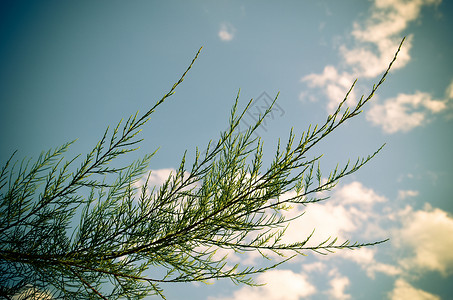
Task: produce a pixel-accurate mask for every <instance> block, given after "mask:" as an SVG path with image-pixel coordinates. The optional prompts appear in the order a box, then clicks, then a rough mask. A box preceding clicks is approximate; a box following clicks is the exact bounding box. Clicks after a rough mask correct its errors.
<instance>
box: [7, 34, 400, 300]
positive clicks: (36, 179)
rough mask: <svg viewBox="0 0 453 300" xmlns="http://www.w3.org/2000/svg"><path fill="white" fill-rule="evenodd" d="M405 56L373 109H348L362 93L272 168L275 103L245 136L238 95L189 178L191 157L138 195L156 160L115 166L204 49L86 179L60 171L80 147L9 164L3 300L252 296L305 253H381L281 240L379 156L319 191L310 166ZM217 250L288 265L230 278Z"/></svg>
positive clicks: (235, 271) (87, 165)
mask: <svg viewBox="0 0 453 300" xmlns="http://www.w3.org/2000/svg"><path fill="white" fill-rule="evenodd" d="M403 41H404V40H403ZM401 44H402V43H401ZM400 48H401V45H400V47H399V48H398V51H397V52H396V54H395V57H394V59H393V60H392V62H391V63H390V65H389V67H388V69H387V70H386V72H385V73H384V74H383V76H382V78H381V80H380V81H379V82H378V83H377V84H376V85H375V86H373V89H372V90H371V92H370V94H369V95H368V96H367V97H366V98H364V97H363V96H362V98H361V99H360V100H359V102H358V103H357V105H355V107H352V108H344V104H345V101H346V99H347V97H348V96H349V93H350V91H351V90H352V88H353V87H354V84H355V82H354V84H353V85H352V87H351V89H350V90H349V92H348V93H347V94H346V97H345V98H344V100H343V101H342V102H341V103H340V104H339V106H338V108H337V109H336V111H335V112H334V113H333V114H332V115H329V117H328V118H327V120H326V121H325V122H324V123H323V124H322V125H320V126H314V127H312V126H309V127H308V130H307V131H306V132H304V133H302V134H301V136H300V138H298V139H296V135H295V134H294V132H293V131H292V130H291V132H290V134H289V138H288V141H287V142H286V144H284V145H283V146H282V145H280V142H279V144H278V147H277V151H276V154H275V158H274V160H273V162H272V163H271V164H270V166H268V167H267V168H264V167H263V165H262V154H263V152H262V150H263V149H262V143H261V141H260V139H259V138H257V137H252V134H253V133H254V132H255V131H256V129H257V128H258V127H259V126H260V124H261V122H262V121H263V120H264V118H265V117H266V116H267V115H268V114H269V113H270V111H271V109H272V105H273V104H274V103H275V101H276V100H277V97H275V99H274V101H273V103H272V105H271V106H270V107H269V108H268V110H267V111H266V112H265V113H264V114H263V115H261V116H260V118H259V120H258V121H257V122H256V124H254V125H253V126H250V127H249V128H248V130H246V131H244V132H240V133H238V132H237V130H236V129H237V128H238V126H239V123H240V121H241V118H242V117H243V116H244V113H245V112H246V111H247V109H249V108H250V105H251V101H250V102H249V103H248V105H247V106H246V108H245V109H244V110H243V111H241V112H239V113H238V111H237V105H238V101H239V100H238V99H239V93H238V95H237V97H236V101H235V103H234V105H233V108H232V111H231V115H230V120H229V128H228V129H227V130H225V131H224V132H222V133H221V135H220V138H219V139H218V140H217V141H215V142H212V141H210V142H209V143H208V145H207V147H206V151H203V152H202V153H201V152H200V151H198V149H197V150H196V154H195V160H194V162H193V163H192V165H191V166H190V168H189V171H187V167H186V155H185V154H184V156H183V158H182V161H181V164H180V166H179V168H178V169H177V171H176V172H175V174H172V175H171V176H170V177H169V178H168V179H167V180H166V181H165V183H164V184H163V185H162V186H161V187H153V189H152V191H150V187H149V186H148V180H146V181H145V183H144V184H143V185H142V186H141V187H140V188H138V187H137V183H138V182H139V180H140V179H142V178H143V176H144V175H145V174H146V172H147V170H148V165H149V162H150V159H151V158H152V157H153V155H154V153H155V152H154V153H151V154H149V155H146V156H145V157H144V158H143V159H141V160H138V161H135V162H133V163H132V164H130V165H126V166H118V167H114V166H113V163H114V162H116V159H117V158H118V157H120V156H123V155H125V154H128V153H130V152H132V151H134V150H136V149H137V148H135V147H137V144H138V143H140V142H141V141H142V140H141V139H138V138H137V134H138V133H139V132H140V131H141V128H142V127H143V125H145V123H147V121H148V120H149V119H150V116H151V115H152V113H154V112H155V110H156V109H157V108H158V107H159V106H160V105H162V104H163V103H164V101H165V100H166V99H167V98H168V97H169V96H171V95H172V94H173V93H174V91H175V89H176V88H177V86H178V85H179V84H181V83H182V82H183V80H184V78H185V76H186V74H187V72H188V71H189V70H190V69H191V67H192V66H193V64H194V62H195V60H196V59H197V57H198V55H199V53H200V51H201V48H200V50H199V51H198V53H197V54H196V56H195V58H194V59H193V61H192V62H191V64H190V65H189V67H188V68H187V70H186V71H185V72H184V73H183V75H182V76H181V78H180V79H179V80H178V81H177V82H176V83H175V84H174V85H173V86H172V88H171V89H170V91H169V92H168V93H167V94H165V95H164V96H163V97H162V99H160V100H159V101H157V103H156V104H155V105H154V106H153V107H151V109H149V110H148V111H147V112H146V113H145V114H144V115H142V116H139V115H138V112H137V113H136V114H135V115H132V116H130V117H129V118H128V119H127V121H126V122H125V123H124V124H123V123H122V122H121V121H120V122H119V123H118V125H117V126H116V127H115V128H114V129H113V130H112V131H111V130H109V129H108V128H107V130H106V131H105V133H104V135H103V137H102V138H101V140H100V141H99V142H98V143H97V145H96V146H95V147H94V148H93V150H92V151H91V152H90V153H89V154H88V155H87V156H86V158H85V159H83V160H82V162H81V164H80V166H79V167H78V168H75V166H74V164H75V163H76V161H77V157H76V158H74V159H71V160H69V161H67V162H63V154H64V153H65V152H66V151H67V149H68V147H69V146H70V145H71V144H72V143H73V142H70V143H67V144H64V145H63V146H61V147H59V148H57V149H55V150H52V151H48V152H46V153H42V154H41V156H40V157H39V158H38V159H37V161H36V162H35V163H34V164H30V161H22V162H21V163H17V162H16V163H13V156H14V154H13V155H12V156H11V158H10V159H9V160H8V161H7V163H6V164H5V166H4V167H3V168H2V169H1V171H0V188H1V198H0V216H1V219H0V240H1V244H0V295H2V296H4V297H6V298H9V299H11V298H12V296H13V295H16V297H17V296H20V297H22V298H24V299H25V298H27V297H29V296H31V295H34V296H36V295H38V294H39V295H40V296H41V297H45V296H49V297H50V295H51V296H52V297H54V298H77V299H92V298H101V299H117V298H121V297H125V298H128V299H129V298H130V299H136V298H142V297H144V296H146V295H149V294H158V295H160V296H162V298H165V297H164V295H163V291H162V288H161V287H160V284H161V283H163V282H188V281H207V280H209V279H219V278H230V279H231V280H233V281H234V282H236V283H245V284H249V285H253V284H254V282H253V281H252V276H251V275H253V274H255V273H260V272H265V271H266V270H268V269H270V268H274V267H276V266H277V265H279V264H280V263H283V262H285V261H288V260H290V259H291V258H293V257H294V256H296V255H299V254H303V252H304V251H315V252H318V253H322V254H325V253H328V252H331V251H334V250H336V249H343V248H348V249H354V248H359V247H363V246H371V245H376V244H379V243H382V242H384V241H377V242H371V243H357V242H356V243H350V242H349V241H344V242H337V239H332V240H326V241H324V242H322V243H320V244H319V245H316V246H308V244H307V242H308V241H309V239H310V238H311V236H312V235H310V236H308V237H306V239H305V240H303V241H299V242H296V243H291V244H286V243H283V242H282V237H283V236H284V234H285V226H286V225H287V224H288V223H289V222H291V220H292V219H287V218H285V214H284V211H285V210H289V209H291V206H295V205H306V204H310V203H313V202H318V201H321V200H325V198H316V196H315V193H317V192H321V191H326V190H330V189H331V188H333V187H334V186H335V184H336V183H337V182H338V180H340V179H341V178H343V177H345V176H347V175H349V174H351V173H354V172H356V171H357V170H358V169H360V168H361V167H362V166H363V165H365V164H366V163H367V162H368V161H369V160H370V159H371V158H373V157H374V156H375V155H376V154H377V153H378V152H379V151H380V150H381V149H382V147H381V148H379V149H378V150H377V151H376V152H375V153H373V154H372V155H369V156H367V157H366V158H359V159H357V161H356V162H355V163H354V164H349V163H348V164H346V165H345V166H344V167H343V168H338V167H337V168H335V169H334V170H333V171H331V172H330V174H329V175H328V177H327V180H325V181H323V180H321V177H322V175H321V170H320V167H319V161H320V158H321V155H319V156H316V155H315V156H313V157H312V158H307V157H308V156H309V155H310V154H309V152H310V151H312V150H313V148H314V147H315V146H316V145H317V144H318V143H319V142H320V141H321V140H323V139H324V138H325V137H326V136H327V135H329V134H331V133H332V132H333V131H334V130H335V129H336V128H337V127H339V126H340V125H342V124H344V123H345V122H346V121H347V120H349V119H351V118H353V117H355V116H357V115H358V114H360V112H361V109H362V108H363V106H364V105H365V104H366V103H367V102H368V101H369V100H370V99H371V98H372V97H373V95H374V93H375V92H376V90H377V89H378V88H379V86H380V85H381V84H382V83H383V82H384V80H385V78H386V76H387V74H388V72H389V70H390V68H391V66H392V64H393V62H394V61H395V59H396V56H397V54H398V52H399V51H400ZM277 96H278V95H277ZM148 179H149V177H148ZM289 191H295V192H296V193H295V196H293V197H291V198H283V197H282V195H284V194H285V193H286V192H289ZM77 220H78V222H77ZM74 224H76V225H77V226H75V225H74ZM219 248H226V249H230V250H234V251H238V252H242V251H259V252H260V253H261V254H262V255H263V257H268V255H269V253H270V252H273V253H276V254H277V255H279V256H281V257H282V258H281V260H280V261H277V262H274V263H272V264H271V265H269V266H266V267H262V268H241V266H240V265H235V266H233V267H229V266H228V265H227V264H226V263H227V261H228V257H227V256H225V257H222V258H217V256H214V254H215V251H216V250H217V249H219ZM155 269H156V270H159V272H153V270H155Z"/></svg>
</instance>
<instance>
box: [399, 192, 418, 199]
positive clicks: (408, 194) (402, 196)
mask: <svg viewBox="0 0 453 300" xmlns="http://www.w3.org/2000/svg"><path fill="white" fill-rule="evenodd" d="M416 196H418V191H414V190H399V191H398V199H401V200H404V199H406V198H409V197H416Z"/></svg>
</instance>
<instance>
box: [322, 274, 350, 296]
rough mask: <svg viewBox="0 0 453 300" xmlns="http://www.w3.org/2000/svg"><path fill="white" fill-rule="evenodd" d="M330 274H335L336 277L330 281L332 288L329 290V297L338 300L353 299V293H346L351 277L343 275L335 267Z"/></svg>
mask: <svg viewBox="0 0 453 300" xmlns="http://www.w3.org/2000/svg"><path fill="white" fill-rule="evenodd" d="M330 275H333V276H334V278H333V279H331V280H330V282H329V285H330V289H329V290H328V291H327V294H328V295H329V296H330V297H329V298H330V299H337V300H346V299H351V295H349V294H346V293H345V290H346V288H347V287H348V286H349V284H350V283H351V282H350V281H349V278H348V277H346V276H341V275H340V274H339V273H338V272H337V271H336V270H335V269H334V270H332V272H330Z"/></svg>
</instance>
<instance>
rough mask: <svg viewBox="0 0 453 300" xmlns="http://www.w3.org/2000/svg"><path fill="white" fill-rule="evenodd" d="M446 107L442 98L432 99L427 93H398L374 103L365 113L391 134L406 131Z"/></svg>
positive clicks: (372, 121)
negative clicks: (381, 102) (380, 102)
mask: <svg viewBox="0 0 453 300" xmlns="http://www.w3.org/2000/svg"><path fill="white" fill-rule="evenodd" d="M446 108H447V104H446V102H445V101H443V100H435V99H432V96H431V95H430V94H428V93H423V92H416V93H415V94H399V95H398V96H397V97H396V98H390V99H387V100H386V101H385V102H384V103H383V104H374V105H373V106H372V107H371V108H370V110H369V111H368V112H367V113H366V118H367V120H368V121H370V122H371V123H373V124H374V125H377V126H380V127H382V129H383V130H384V132H386V133H389V134H392V133H396V132H399V131H402V132H407V131H410V130H411V129H413V128H415V127H418V126H422V125H423V124H425V123H426V122H428V121H429V120H428V116H430V115H431V114H435V113H439V112H441V111H443V110H445V109H446Z"/></svg>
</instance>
